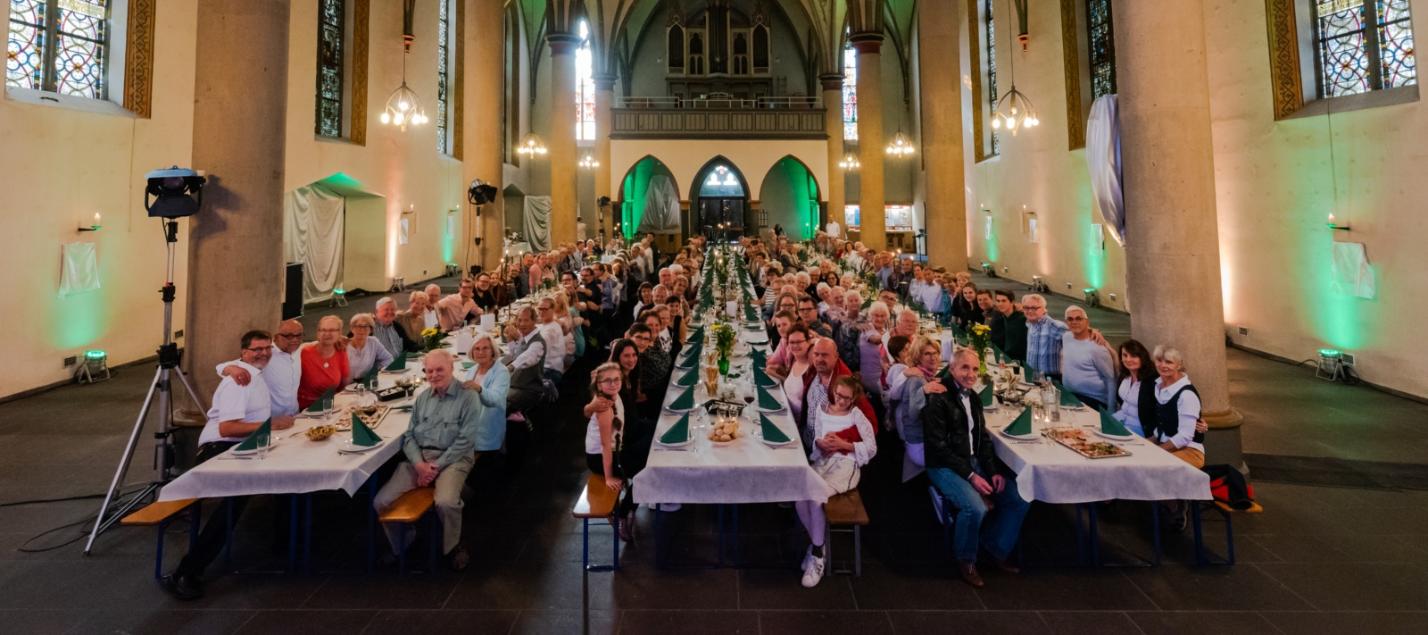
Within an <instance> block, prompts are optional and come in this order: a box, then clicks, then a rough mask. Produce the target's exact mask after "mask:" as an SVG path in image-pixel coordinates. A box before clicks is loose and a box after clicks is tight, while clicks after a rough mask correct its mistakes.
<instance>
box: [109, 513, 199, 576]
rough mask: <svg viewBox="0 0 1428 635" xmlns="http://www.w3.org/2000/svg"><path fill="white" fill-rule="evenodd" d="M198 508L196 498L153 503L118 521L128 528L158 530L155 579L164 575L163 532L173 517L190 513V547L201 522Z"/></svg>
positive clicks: (196, 538)
mask: <svg viewBox="0 0 1428 635" xmlns="http://www.w3.org/2000/svg"><path fill="white" fill-rule="evenodd" d="M200 507H201V506H200V505H199V504H198V499H196V498H186V499H183V500H174V501H162V502H154V503H150V504H148V505H145V506H143V507H141V508H139V509H136V510H134V511H132V512H130V513H129V515H128V516H125V517H124V518H122V519H120V520H119V524H120V525H125V526H128V527H155V526H157V527H158V528H159V547H158V549H157V550H156V552H155V554H156V555H155V556H154V577H155V578H161V577H163V575H164V532H165V531H167V530H168V528H169V524H170V523H172V522H173V521H174V517H176V516H178V515H179V514H181V513H183V512H184V511H188V512H190V518H189V527H188V544H190V545H192V544H193V543H195V542H197V541H198V526H199V522H200V520H202V514H201V509H200Z"/></svg>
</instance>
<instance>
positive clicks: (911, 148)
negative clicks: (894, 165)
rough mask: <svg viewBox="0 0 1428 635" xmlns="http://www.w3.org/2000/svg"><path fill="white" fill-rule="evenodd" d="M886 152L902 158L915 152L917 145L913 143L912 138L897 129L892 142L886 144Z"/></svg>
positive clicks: (891, 155)
mask: <svg viewBox="0 0 1428 635" xmlns="http://www.w3.org/2000/svg"><path fill="white" fill-rule="evenodd" d="M887 153H888V156H890V157H892V158H894V159H903V158H907V157H910V156H912V155H914V154H917V146H915V145H913V143H912V140H911V139H908V138H907V135H905V134H903V133H902V131H901V130H899V131H897V134H895V135H893V139H892V143H889V144H888V147H887Z"/></svg>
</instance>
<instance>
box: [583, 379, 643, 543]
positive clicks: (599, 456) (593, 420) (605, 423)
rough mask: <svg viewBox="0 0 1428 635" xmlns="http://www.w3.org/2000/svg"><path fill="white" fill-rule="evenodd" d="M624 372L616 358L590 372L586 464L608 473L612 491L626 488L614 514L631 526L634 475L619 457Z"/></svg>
mask: <svg viewBox="0 0 1428 635" xmlns="http://www.w3.org/2000/svg"><path fill="white" fill-rule="evenodd" d="M622 374H623V373H622V371H621V370H620V365H619V364H616V363H615V362H606V363H604V364H601V365H599V366H597V367H596V368H595V372H593V373H591V374H590V377H591V379H590V394H591V395H593V397H592V398H591V400H590V404H589V405H587V406H586V407H585V411H586V412H590V413H591V414H590V422H589V423H588V424H587V425H586V426H585V464H586V465H587V466H588V467H589V468H590V471H591V472H592V473H594V474H598V475H600V476H604V477H605V486H606V487H608V488H610V491H613V492H616V493H617V495H618V494H619V493H621V492H623V494H624V497H623V498H622V499H621V501H620V502H619V503H618V504H617V505H616V507H615V514H616V516H619V517H621V520H622V521H625V522H622V523H621V525H622V526H629V523H628V521H631V520H633V515H634V511H635V499H634V498H633V497H632V496H630V491H629V489H630V488H629V483H628V479H629V478H630V477H632V476H634V475H633V474H626V473H625V472H624V469H623V468H622V467H621V463H622V461H621V460H620V453H621V452H622V451H623V450H624V422H625V421H626V419H625V403H624V400H622V399H620V387H621V385H622V383H623V382H622V381H621V376H622ZM626 531H628V530H626ZM622 533H624V532H622ZM627 535H628V534H627ZM622 537H624V536H622Z"/></svg>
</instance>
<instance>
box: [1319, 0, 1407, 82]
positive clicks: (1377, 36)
mask: <svg viewBox="0 0 1428 635" xmlns="http://www.w3.org/2000/svg"><path fill="white" fill-rule="evenodd" d="M1314 40H1315V41H1314V58H1315V63H1316V65H1317V66H1318V89H1319V97H1320V98H1324V97H1341V96H1344V95H1356V94H1358V93H1365V92H1368V91H1371V90H1381V89H1384V88H1397V87H1399V86H1411V85H1413V84H1417V83H1418V62H1417V58H1416V57H1415V56H1414V50H1413V25H1412V22H1411V19H1410V16H1409V13H1408V0H1367V1H1366V0H1314Z"/></svg>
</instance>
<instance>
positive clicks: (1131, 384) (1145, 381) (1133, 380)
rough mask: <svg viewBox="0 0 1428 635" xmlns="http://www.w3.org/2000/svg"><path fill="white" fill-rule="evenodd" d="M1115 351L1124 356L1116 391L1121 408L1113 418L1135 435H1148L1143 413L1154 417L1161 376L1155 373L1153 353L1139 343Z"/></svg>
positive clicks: (1127, 343) (1135, 342)
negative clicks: (1153, 405)
mask: <svg viewBox="0 0 1428 635" xmlns="http://www.w3.org/2000/svg"><path fill="white" fill-rule="evenodd" d="M1116 352H1117V353H1118V354H1119V355H1120V357H1121V368H1120V371H1119V372H1118V373H1117V374H1116V376H1117V377H1118V378H1119V379H1120V381H1119V382H1117V388H1116V396H1117V397H1119V398H1120V408H1118V409H1116V412H1115V414H1113V415H1112V416H1114V417H1115V418H1116V420H1117V421H1120V422H1121V423H1122V424H1124V425H1125V427H1126V429H1127V430H1130V431H1131V433H1132V434H1134V435H1136V436H1140V437H1143V436H1146V428H1145V427H1144V426H1143V425H1142V424H1141V413H1142V412H1145V413H1146V414H1147V415H1149V416H1148V418H1149V419H1151V420H1154V418H1155V411H1154V409H1153V408H1152V407H1151V405H1152V404H1154V403H1155V378H1156V377H1158V376H1159V374H1158V373H1156V372H1155V362H1154V361H1153V360H1151V358H1150V351H1148V350H1146V348H1145V344H1141V343H1140V342H1139V341H1138V340H1126V342H1125V343H1124V344H1121V345H1120V347H1119V348H1118V349H1116Z"/></svg>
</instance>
